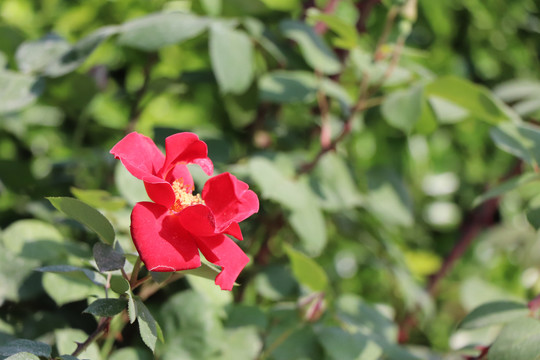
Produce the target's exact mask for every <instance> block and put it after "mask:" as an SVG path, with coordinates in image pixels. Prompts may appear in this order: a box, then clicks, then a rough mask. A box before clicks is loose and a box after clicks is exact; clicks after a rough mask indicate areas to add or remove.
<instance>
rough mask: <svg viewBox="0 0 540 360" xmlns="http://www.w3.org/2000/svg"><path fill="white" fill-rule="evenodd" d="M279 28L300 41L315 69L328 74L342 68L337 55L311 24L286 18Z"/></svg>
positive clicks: (310, 63) (308, 61)
mask: <svg viewBox="0 0 540 360" xmlns="http://www.w3.org/2000/svg"><path fill="white" fill-rule="evenodd" d="M279 28H280V30H281V32H282V33H283V35H285V37H287V38H289V39H291V40H294V41H296V42H297V43H298V45H299V46H300V50H301V51H302V55H304V59H305V61H306V62H307V63H308V64H309V65H310V66H311V67H312V68H313V69H315V70H318V71H321V72H322V73H323V74H328V75H332V74H336V73H338V72H339V71H340V70H341V64H340V62H339V60H338V58H337V56H336V55H335V54H334V52H333V51H332V49H331V48H329V47H328V45H326V44H325V42H324V41H323V39H322V38H321V37H320V36H319V35H318V34H317V33H316V32H315V30H313V28H312V27H311V26H309V25H307V24H305V23H302V22H300V21H293V20H284V21H282V22H281V23H280V25H279Z"/></svg>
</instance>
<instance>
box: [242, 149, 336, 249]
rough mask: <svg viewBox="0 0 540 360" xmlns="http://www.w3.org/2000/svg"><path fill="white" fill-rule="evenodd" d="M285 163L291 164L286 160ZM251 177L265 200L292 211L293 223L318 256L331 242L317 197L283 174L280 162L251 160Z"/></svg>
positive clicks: (304, 243) (306, 186)
mask: <svg viewBox="0 0 540 360" xmlns="http://www.w3.org/2000/svg"><path fill="white" fill-rule="evenodd" d="M283 161H284V162H285V161H288V160H287V159H284V158H283ZM249 169H250V174H251V177H252V178H253V179H254V180H255V182H256V183H257V184H258V185H259V187H260V188H261V190H262V195H263V197H265V198H268V199H271V200H274V201H276V202H278V203H279V204H281V205H282V206H284V207H286V208H287V209H289V210H290V211H291V215H290V217H289V222H290V224H291V226H292V227H293V229H294V230H295V232H296V233H297V235H298V237H299V238H300V240H301V242H302V247H303V248H304V250H306V251H307V252H308V253H309V254H310V255H318V254H320V252H321V251H322V250H323V248H324V246H325V245H326V242H327V234H326V224H325V221H324V217H323V215H322V212H321V209H320V207H319V206H318V202H317V198H316V195H315V194H314V193H313V191H312V189H311V187H310V186H309V184H308V183H307V181H305V180H306V179H299V180H292V179H289V178H288V177H287V176H286V175H285V174H284V173H282V171H281V169H280V167H279V166H278V165H277V163H276V162H272V161H270V160H269V159H266V158H263V157H254V158H251V160H250V165H249Z"/></svg>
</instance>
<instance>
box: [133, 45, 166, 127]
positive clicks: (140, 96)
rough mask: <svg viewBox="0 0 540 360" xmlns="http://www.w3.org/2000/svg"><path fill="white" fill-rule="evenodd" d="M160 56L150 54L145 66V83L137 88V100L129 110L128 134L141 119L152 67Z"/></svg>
mask: <svg viewBox="0 0 540 360" xmlns="http://www.w3.org/2000/svg"><path fill="white" fill-rule="evenodd" d="M157 60H158V57H157V55H156V54H149V55H148V59H147V61H146V64H145V66H144V68H143V84H142V86H141V87H140V88H139V90H137V92H136V93H135V100H134V101H133V103H132V104H131V108H130V110H129V123H128V125H127V127H126V134H128V133H130V132H132V131H133V130H134V129H135V125H137V120H139V116H140V115H141V112H142V109H141V101H142V99H143V97H144V95H145V94H146V91H147V90H148V84H149V83H150V74H151V72H152V67H153V66H154V64H155V63H156V62H157Z"/></svg>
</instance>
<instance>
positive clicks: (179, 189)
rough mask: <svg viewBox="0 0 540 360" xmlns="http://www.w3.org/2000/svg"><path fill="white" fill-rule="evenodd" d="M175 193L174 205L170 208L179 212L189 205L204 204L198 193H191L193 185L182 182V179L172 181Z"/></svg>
mask: <svg viewBox="0 0 540 360" xmlns="http://www.w3.org/2000/svg"><path fill="white" fill-rule="evenodd" d="M172 188H173V191H174V195H175V197H176V198H175V200H174V205H173V206H172V208H171V210H172V211H174V212H180V211H182V210H184V209H185V208H187V207H188V206H191V205H197V204H204V200H203V199H202V198H201V195H200V194H197V195H193V186H191V185H187V184H184V180H183V179H176V180H174V182H173V183H172Z"/></svg>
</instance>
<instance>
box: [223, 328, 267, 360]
mask: <svg viewBox="0 0 540 360" xmlns="http://www.w3.org/2000/svg"><path fill="white" fill-rule="evenodd" d="M224 337H225V339H226V341H221V342H220V344H221V347H220V350H221V354H220V359H222V360H238V359H256V358H257V355H259V354H260V351H261V349H262V346H263V344H262V341H261V339H260V337H259V335H258V333H257V330H256V329H255V328H253V327H243V328H237V329H227V330H225V334H224Z"/></svg>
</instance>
